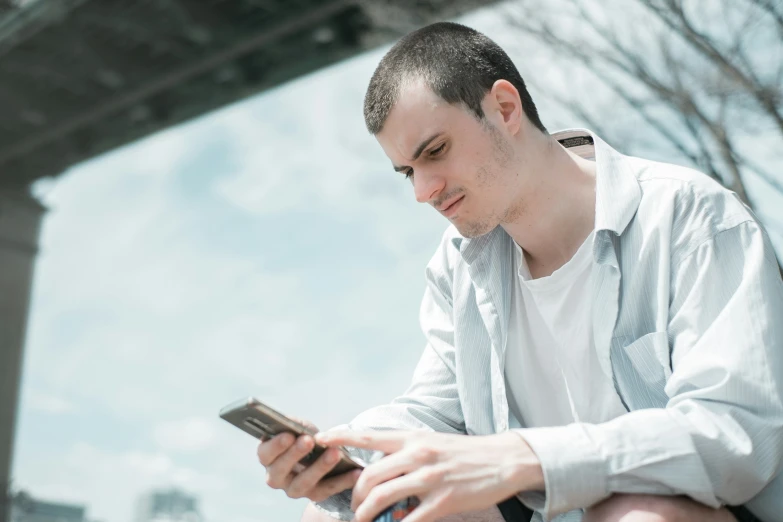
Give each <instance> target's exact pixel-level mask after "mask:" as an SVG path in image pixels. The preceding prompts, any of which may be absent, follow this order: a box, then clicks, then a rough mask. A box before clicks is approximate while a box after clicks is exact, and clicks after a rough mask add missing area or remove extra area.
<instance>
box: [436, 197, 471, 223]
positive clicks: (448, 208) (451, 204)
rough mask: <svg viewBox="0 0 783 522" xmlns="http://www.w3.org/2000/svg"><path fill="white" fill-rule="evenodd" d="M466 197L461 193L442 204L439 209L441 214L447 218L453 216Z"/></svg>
mask: <svg viewBox="0 0 783 522" xmlns="http://www.w3.org/2000/svg"><path fill="white" fill-rule="evenodd" d="M463 199H465V195H464V194H463V195H461V196H459V197H457V198H456V199H453V200H451V201H447V202H446V203H444V204H443V205H441V206H440V208H439V209H438V210H439V211H440V213H441V214H443V215H444V216H446V217H447V218H450V217H452V216H453V215H454V214H456V212H457V210H458V209H459V207H460V205H461V203H462V200H463Z"/></svg>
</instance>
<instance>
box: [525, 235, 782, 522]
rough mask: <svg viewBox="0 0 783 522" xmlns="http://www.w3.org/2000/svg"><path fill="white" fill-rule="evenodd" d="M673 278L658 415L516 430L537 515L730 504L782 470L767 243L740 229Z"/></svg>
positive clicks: (717, 239)
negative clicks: (644, 501) (642, 497)
mask: <svg viewBox="0 0 783 522" xmlns="http://www.w3.org/2000/svg"><path fill="white" fill-rule="evenodd" d="M672 270H673V276H672V282H671V284H672V287H673V292H672V301H671V306H670V314H669V325H668V335H669V339H670V341H671V348H670V349H671V360H672V368H673V372H672V374H671V376H670V377H669V379H668V381H667V384H666V388H665V391H666V394H667V396H668V397H669V402H668V404H667V405H666V407H665V408H661V409H647V410H637V411H633V412H630V413H628V414H627V415H623V416H622V417H619V418H617V419H614V420H612V421H610V422H607V423H604V424H600V425H591V424H572V425H569V426H564V427H557V428H541V429H538V428H536V429H523V430H519V434H520V435H521V436H522V437H523V438H524V439H525V440H526V441H527V442H528V444H530V446H531V447H532V448H533V450H534V451H535V452H536V454H537V456H538V457H539V459H540V461H541V465H542V468H543V472H544V479H545V488H546V494H545V495H543V494H538V495H536V494H534V493H527V494H523V495H522V498H523V499H524V500H525V502H526V503H528V504H530V505H531V506H532V507H535V508H538V509H543V510H544V512H545V514H546V516H547V517H552V516H554V515H556V514H558V513H561V512H565V511H568V510H570V509H573V508H577V507H586V506H589V505H592V504H594V503H596V502H598V501H600V500H601V499H603V498H605V497H607V496H609V495H611V494H612V493H647V494H663V495H667V494H669V495H671V494H684V495H688V496H690V497H691V498H693V499H695V500H697V501H699V502H701V503H703V504H706V505H708V506H712V507H718V506H720V505H721V504H724V503H725V504H740V503H743V502H745V501H747V500H748V499H750V498H752V497H753V496H755V495H756V494H758V493H759V491H761V490H762V488H764V486H765V485H766V484H767V483H768V482H769V481H770V480H771V479H772V478H774V477H775V476H776V475H777V474H778V472H779V471H780V468H781V460H782V459H783V399H782V397H781V389H783V349H781V348H783V321H781V317H783V283H781V280H780V275H779V272H778V268H777V263H776V261H775V256H774V253H773V250H772V248H771V246H770V244H769V241H768V239H767V237H766V236H765V235H764V233H763V232H762V230H761V229H760V227H759V226H758V225H757V224H756V223H755V222H753V221H746V222H743V223H740V224H739V225H737V226H735V227H733V228H730V229H728V230H725V231H723V232H720V233H718V234H716V235H715V236H714V237H712V238H711V239H709V240H708V241H706V242H704V243H702V244H701V245H699V246H698V247H697V248H696V249H695V250H694V251H693V252H692V253H690V254H688V255H687V256H686V257H685V258H684V259H682V260H681V261H680V262H678V263H676V266H674V263H673V266H672Z"/></svg>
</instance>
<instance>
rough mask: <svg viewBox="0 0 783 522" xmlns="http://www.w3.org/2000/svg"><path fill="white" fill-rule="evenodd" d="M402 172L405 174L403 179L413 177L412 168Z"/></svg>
mask: <svg viewBox="0 0 783 522" xmlns="http://www.w3.org/2000/svg"><path fill="white" fill-rule="evenodd" d="M403 174H405V179H413V169H408V170H406V171H404V172H403Z"/></svg>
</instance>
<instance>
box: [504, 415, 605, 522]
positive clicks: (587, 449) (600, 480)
mask: <svg viewBox="0 0 783 522" xmlns="http://www.w3.org/2000/svg"><path fill="white" fill-rule="evenodd" d="M512 431H514V432H515V433H517V434H518V435H519V436H520V437H522V438H523V439H524V440H525V442H527V444H528V445H529V446H530V448H531V449H532V450H533V452H534V453H535V454H536V456H537V457H538V460H539V462H540V463H541V469H542V470H543V472H544V487H545V491H544V494H543V495H542V493H541V492H540V491H530V492H522V493H520V494H519V498H520V500H522V501H523V502H524V503H525V504H526V505H527V506H528V507H530V508H532V509H535V510H536V511H538V512H540V513H542V514H543V516H544V520H551V519H552V518H554V517H555V516H557V515H559V514H561V513H565V512H567V511H571V510H572V509H579V508H587V507H589V506H592V505H593V504H595V503H597V502H600V501H601V500H603V499H605V498H606V497H608V496H609V491H608V490H607V489H608V488H607V481H608V477H607V471H606V464H605V463H604V461H603V459H602V458H601V455H600V451H599V449H598V446H597V445H596V444H595V442H594V441H593V440H592V439H591V438H590V436H589V435H588V434H587V432H586V431H585V429H584V427H583V426H582V425H581V424H570V425H568V426H557V427H552V428H522V429H515V430H512Z"/></svg>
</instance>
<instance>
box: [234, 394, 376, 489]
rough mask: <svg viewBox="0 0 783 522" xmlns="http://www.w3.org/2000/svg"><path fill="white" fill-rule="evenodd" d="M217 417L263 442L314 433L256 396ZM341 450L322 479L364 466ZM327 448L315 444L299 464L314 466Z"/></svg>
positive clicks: (240, 401) (238, 402)
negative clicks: (335, 461) (284, 436)
mask: <svg viewBox="0 0 783 522" xmlns="http://www.w3.org/2000/svg"><path fill="white" fill-rule="evenodd" d="M220 417H221V418H222V419H223V420H225V421H228V422H230V423H231V424H233V425H234V426H236V427H237V428H239V429H240V430H242V431H244V432H245V433H248V434H250V435H252V436H253V437H255V438H257V439H260V440H263V439H267V438H271V437H274V436H275V435H278V434H280V433H286V432H287V433H293V434H294V435H295V436H297V437H298V436H300V435H310V436H313V435H315V434H316V432H315V431H313V430H311V429H310V428H308V427H307V426H304V425H302V424H301V423H299V422H297V421H295V420H294V419H292V418H290V417H287V416H286V415H283V414H282V413H280V412H279V411H277V410H275V409H273V408H271V407H270V406H267V405H266V404H264V403H263V402H261V401H259V400H258V399H256V398H255V397H248V398H247V399H242V400H239V401H236V402H233V403H231V404H229V405H228V406H226V407H224V408H223V409H221V410H220ZM338 449H339V450H340V460H339V461H337V464H336V465H335V467H334V468H333V469H332V471H330V472H329V473H327V474H326V475H325V476H324V478H329V477H334V476H336V475H340V474H342V473H346V472H348V471H351V470H354V469H361V468H364V467H365V463H364V462H362V461H361V460H359V459H356V458H352V457H351V456H350V455H349V454H348V452H347V451H346V450H345V448H338ZM324 451H326V447H324V446H321V445H320V444H316V445H315V447H314V448H313V450H312V451H311V452H310V453H308V454H307V455H306V456H305V457H304V458H303V459H302V460H300V461H299V463H300V464H301V465H302V466H304V467H307V466H310V465H311V464H313V463H314V462H315V461H316V460H317V459H318V457H320V456H321V455H322V454H323V452H324Z"/></svg>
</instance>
